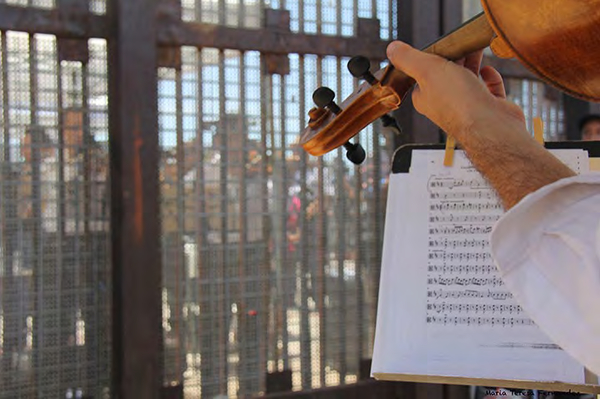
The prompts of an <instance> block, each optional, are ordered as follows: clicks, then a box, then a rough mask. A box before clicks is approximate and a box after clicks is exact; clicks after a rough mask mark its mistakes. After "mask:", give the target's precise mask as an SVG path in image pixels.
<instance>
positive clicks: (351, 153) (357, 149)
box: [344, 142, 367, 165]
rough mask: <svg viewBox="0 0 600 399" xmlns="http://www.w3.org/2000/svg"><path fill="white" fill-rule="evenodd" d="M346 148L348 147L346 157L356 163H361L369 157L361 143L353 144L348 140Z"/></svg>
mask: <svg viewBox="0 0 600 399" xmlns="http://www.w3.org/2000/svg"><path fill="white" fill-rule="evenodd" d="M344 148H346V158H348V160H350V162H352V163H353V164H355V165H360V164H361V163H363V162H364V160H365V158H366V157H367V154H366V152H365V149H364V148H363V146H362V145H360V144H359V143H356V144H352V143H350V142H347V143H346V144H344Z"/></svg>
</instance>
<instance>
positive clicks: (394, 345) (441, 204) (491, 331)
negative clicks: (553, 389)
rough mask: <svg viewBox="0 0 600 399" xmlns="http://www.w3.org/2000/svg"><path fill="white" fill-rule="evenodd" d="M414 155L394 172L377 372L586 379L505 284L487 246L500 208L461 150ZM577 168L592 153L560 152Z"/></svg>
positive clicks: (558, 153)
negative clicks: (448, 156)
mask: <svg viewBox="0 0 600 399" xmlns="http://www.w3.org/2000/svg"><path fill="white" fill-rule="evenodd" d="M443 155H444V152H443V151H414V152H413V155H412V157H413V158H412V166H411V171H410V173H409V174H396V175H392V176H391V178H390V188H389V194H388V213H387V214H386V227H385V237H384V248H383V264H382V273H381V284H380V296H379V309H378V318H377V329H376V340H375V350H374V355H373V368H372V371H373V373H377V372H382V373H402V374H422V375H438V376H454V377H468V378H493V379H511V380H536V381H541V380H543V381H563V382H571V383H584V371H583V367H582V366H581V365H579V364H578V363H577V362H576V361H575V360H574V359H572V358H571V357H570V356H569V355H567V354H566V353H565V352H564V351H562V350H561V349H560V348H559V347H558V346H556V345H555V344H553V343H552V342H551V341H550V340H549V339H548V338H547V337H546V336H545V335H544V334H543V333H542V332H541V331H540V330H539V328H538V327H537V326H536V325H535V324H534V323H533V322H532V321H531V320H530V319H529V318H528V317H527V315H526V314H525V312H524V311H523V310H522V309H521V307H520V306H519V305H518V303H517V302H516V300H515V299H514V298H513V297H512V294H511V293H510V292H509V291H508V290H507V289H506V288H505V286H504V284H503V282H502V279H501V277H500V275H499V273H498V272H497V269H496V267H495V265H494V263H493V260H492V258H491V254H490V252H489V235H490V233H491V230H492V227H493V225H494V223H495V222H496V220H498V218H500V216H501V215H502V213H503V210H502V207H501V205H500V202H499V200H498V198H497V196H496V194H495V192H494V191H493V189H491V187H490V186H489V185H488V183H487V182H486V181H485V180H484V179H483V178H482V176H481V175H480V174H479V173H478V172H477V171H476V170H475V169H474V168H473V167H472V165H471V164H470V162H469V161H468V160H467V159H466V157H465V156H464V153H462V152H461V151H457V152H456V154H455V161H454V166H453V167H451V168H448V167H444V166H443V164H442V162H443ZM555 155H556V156H558V157H559V158H560V159H561V160H563V162H565V163H567V164H568V165H569V166H570V167H572V168H573V169H574V170H576V171H577V172H584V171H587V167H588V165H589V162H588V159H587V152H585V151H582V150H558V151H555Z"/></svg>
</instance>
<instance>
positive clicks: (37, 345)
mask: <svg viewBox="0 0 600 399" xmlns="http://www.w3.org/2000/svg"><path fill="white" fill-rule="evenodd" d="M28 44H29V47H28V52H29V127H28V130H29V135H30V145H31V182H30V184H31V203H32V218H33V226H32V236H33V237H32V238H33V239H32V242H33V256H34V259H33V263H34V268H33V279H34V283H33V286H34V288H33V292H34V298H35V299H34V309H35V311H34V317H33V323H34V324H33V340H34V341H33V342H34V343H33V351H34V354H33V359H34V361H33V364H34V366H33V376H34V377H33V378H34V380H35V387H36V392H37V394H38V395H41V394H42V392H44V389H43V387H42V379H41V378H40V372H41V371H42V370H43V368H44V365H45V360H46V359H45V358H44V355H45V351H44V346H43V343H44V341H43V340H42V337H43V336H44V324H45V323H44V321H45V320H44V319H43V315H44V314H45V312H44V308H45V305H46V303H45V301H43V300H42V298H43V295H44V268H43V263H42V262H43V256H42V252H43V251H42V245H43V242H42V239H41V234H42V217H43V213H42V209H41V207H42V191H41V186H40V184H37V183H39V182H40V181H41V180H40V178H41V171H40V163H41V154H40V148H41V146H42V138H41V137H40V134H39V133H40V131H39V129H38V127H37V109H36V108H37V106H36V105H37V104H36V98H35V94H34V93H35V92H36V86H37V85H36V77H35V54H36V51H35V39H34V36H33V35H29V42H28ZM59 324H60V323H59Z"/></svg>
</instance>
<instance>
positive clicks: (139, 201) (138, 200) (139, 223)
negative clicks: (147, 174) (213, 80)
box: [133, 116, 144, 243]
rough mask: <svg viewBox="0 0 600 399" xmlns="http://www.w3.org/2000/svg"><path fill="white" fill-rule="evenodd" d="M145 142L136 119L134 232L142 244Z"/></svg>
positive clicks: (138, 118) (134, 131) (134, 141)
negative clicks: (143, 156)
mask: <svg viewBox="0 0 600 399" xmlns="http://www.w3.org/2000/svg"><path fill="white" fill-rule="evenodd" d="M143 144H144V140H143V139H142V133H141V131H140V117H139V116H136V117H135V126H134V128H133V182H134V192H133V197H134V211H133V212H134V214H133V222H134V231H135V239H136V241H137V242H138V243H141V241H142V238H143V234H144V233H143V232H144V197H143V187H142V185H143V183H142V156H141V154H140V152H141V148H142V145H143Z"/></svg>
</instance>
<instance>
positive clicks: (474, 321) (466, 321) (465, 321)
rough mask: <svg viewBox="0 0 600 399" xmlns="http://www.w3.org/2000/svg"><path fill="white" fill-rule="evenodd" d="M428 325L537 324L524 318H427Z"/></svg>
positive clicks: (510, 325)
mask: <svg viewBox="0 0 600 399" xmlns="http://www.w3.org/2000/svg"><path fill="white" fill-rule="evenodd" d="M427 323H429V324H443V325H448V324H452V325H455V326H457V325H467V326H485V325H488V326H494V325H499V326H504V327H518V326H531V325H534V324H535V323H534V322H533V321H532V320H530V319H527V318H522V317H481V316H448V315H444V316H427Z"/></svg>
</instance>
